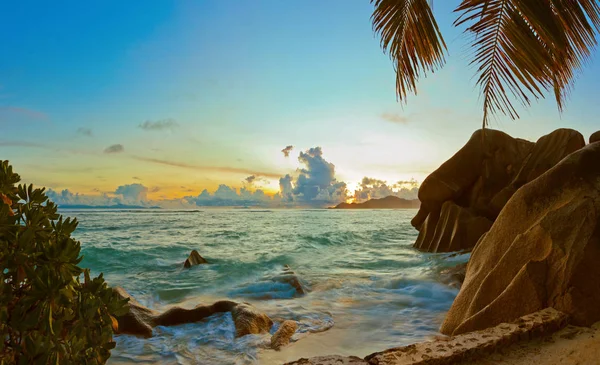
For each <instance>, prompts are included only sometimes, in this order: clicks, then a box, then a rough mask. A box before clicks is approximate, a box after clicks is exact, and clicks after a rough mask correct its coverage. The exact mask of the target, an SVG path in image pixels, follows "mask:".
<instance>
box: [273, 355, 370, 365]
mask: <svg viewBox="0 0 600 365" xmlns="http://www.w3.org/2000/svg"><path fill="white" fill-rule="evenodd" d="M284 365H369V363H368V362H366V361H365V360H363V359H361V358H360V357H356V356H336V355H332V356H318V357H311V358H310V359H306V358H302V359H300V360H296V361H293V362H288V363H286V364H284Z"/></svg>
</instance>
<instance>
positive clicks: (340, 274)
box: [61, 209, 468, 364]
mask: <svg viewBox="0 0 600 365" xmlns="http://www.w3.org/2000/svg"><path fill="white" fill-rule="evenodd" d="M61 213H62V214H63V215H65V216H70V217H77V219H78V220H79V222H80V224H79V227H78V229H77V230H76V231H75V233H74V236H75V238H76V239H78V240H80V241H81V244H82V254H83V255H84V259H83V261H82V263H81V266H83V267H88V268H90V269H91V270H92V273H93V274H94V275H97V274H99V273H101V272H102V273H104V276H105V278H106V280H107V281H108V283H109V285H111V286H122V287H123V288H125V289H126V290H127V291H128V292H130V293H131V294H132V295H133V297H135V298H136V299H137V300H138V301H139V302H140V303H142V304H144V305H146V306H148V307H150V308H153V309H157V310H161V311H162V310H165V309H168V308H169V307H171V306H175V305H177V306H182V307H185V308H193V307H194V306H195V305H197V304H212V303H213V302H215V301H217V300H220V299H231V300H236V301H245V302H249V303H252V304H253V305H254V306H255V307H256V308H258V309H259V310H260V311H263V312H264V313H266V314H267V315H269V316H270V317H271V318H275V319H293V320H296V321H297V322H298V324H299V327H298V331H297V333H296V334H295V335H294V337H293V338H292V341H293V342H292V343H291V344H290V345H288V346H287V347H285V348H283V349H282V351H280V352H277V351H274V350H271V349H269V348H268V344H269V343H270V336H269V335H266V334H265V335H248V336H244V337H242V338H238V339H236V338H235V337H234V333H235V328H234V325H233V321H232V318H231V315H230V314H229V313H225V314H219V315H215V316H212V317H209V318H208V319H206V320H205V321H203V322H198V323H191V324H185V325H181V326H174V327H156V328H154V333H153V337H152V338H150V339H143V338H137V337H134V336H129V335H119V336H115V340H116V342H117V346H116V348H115V349H114V350H113V351H112V357H111V359H110V360H109V363H111V364H127V363H144V364H281V363H283V362H285V361H291V360H295V359H298V358H300V357H310V356H316V355H325V354H339V355H356V356H365V355H367V354H369V353H372V352H375V351H381V350H384V349H386V348H389V347H394V346H400V345H406V344H410V343H414V342H417V341H421V340H424V339H427V338H429V337H431V336H434V335H436V334H438V329H439V326H440V324H441V322H442V321H443V318H444V315H445V313H446V311H447V310H448V309H449V308H450V305H451V304H452V301H453V300H454V298H455V296H456V294H457V293H458V291H457V289H454V288H451V287H449V286H446V285H444V284H442V283H441V282H440V281H439V272H440V271H441V270H442V269H444V268H446V267H450V266H454V265H457V264H459V263H462V262H466V261H467V260H468V255H449V254H427V253H422V252H419V251H417V250H415V249H414V248H412V245H413V243H414V241H415V239H416V237H417V233H418V232H417V231H416V230H415V229H414V228H413V227H412V226H411V225H410V219H411V218H412V217H413V216H414V214H415V213H416V211H415V210H325V209H323V210H263V209H203V210H197V211H171V210H129V211H123V210H120V211H109V210H69V211H62V212H61ZM193 249H196V250H198V252H199V253H200V254H201V255H202V256H203V257H204V258H205V259H207V260H208V262H209V263H210V264H209V265H200V266H195V267H192V268H191V269H184V268H183V262H184V261H185V259H186V258H187V256H188V255H189V253H190V251H191V250H193ZM284 265H289V267H290V268H291V269H292V270H293V271H294V272H295V273H296V274H297V276H298V278H299V279H300V281H301V283H302V284H303V285H304V286H305V288H306V289H307V293H306V294H305V295H304V296H300V297H298V296H296V295H295V294H296V292H295V290H294V288H293V287H292V286H290V285H289V284H286V283H282V282H277V281H273V280H271V279H272V278H274V277H276V276H277V275H278V274H279V273H280V272H281V271H282V270H283V268H284ZM274 330H275V328H273V331H274Z"/></svg>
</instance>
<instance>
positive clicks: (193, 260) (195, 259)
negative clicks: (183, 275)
mask: <svg viewBox="0 0 600 365" xmlns="http://www.w3.org/2000/svg"><path fill="white" fill-rule="evenodd" d="M201 264H208V261H206V260H205V259H204V257H202V256H200V254H199V253H198V251H196V250H192V252H190V256H188V258H187V260H185V262H184V263H183V267H185V268H186V269H187V268H190V267H192V266H196V265H201Z"/></svg>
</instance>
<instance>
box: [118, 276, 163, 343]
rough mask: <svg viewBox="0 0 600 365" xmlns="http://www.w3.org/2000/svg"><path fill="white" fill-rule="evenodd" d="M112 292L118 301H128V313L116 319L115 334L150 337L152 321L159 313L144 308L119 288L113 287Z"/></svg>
mask: <svg viewBox="0 0 600 365" xmlns="http://www.w3.org/2000/svg"><path fill="white" fill-rule="evenodd" d="M113 291H114V292H115V293H117V295H118V296H119V298H120V299H129V302H128V306H129V311H128V312H127V313H126V314H124V315H122V316H120V317H116V320H117V322H118V326H117V331H115V333H117V334H121V333H123V334H129V335H135V336H142V337H152V327H154V323H153V319H154V317H155V316H157V315H158V314H159V312H157V311H155V310H152V309H150V308H147V307H144V306H143V305H141V304H140V303H139V302H138V301H137V300H135V298H133V297H132V296H131V294H129V293H128V292H127V291H126V290H125V289H123V288H121V287H115V288H113Z"/></svg>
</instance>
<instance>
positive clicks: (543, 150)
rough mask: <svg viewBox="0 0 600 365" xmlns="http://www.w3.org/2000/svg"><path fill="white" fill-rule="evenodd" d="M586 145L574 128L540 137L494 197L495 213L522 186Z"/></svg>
mask: <svg viewBox="0 0 600 365" xmlns="http://www.w3.org/2000/svg"><path fill="white" fill-rule="evenodd" d="M584 146H585V139H584V138H583V135H582V134H581V133H579V132H577V131H576V130H573V129H557V130H555V131H554V132H552V133H550V134H547V135H545V136H542V137H540V139H538V140H537V142H536V143H535V146H533V149H532V150H531V152H530V153H529V155H528V156H527V158H526V159H525V162H524V163H523V165H522V166H521V169H520V170H519V173H518V174H517V176H515V178H514V179H513V180H512V181H511V182H510V184H508V185H507V186H506V187H505V188H504V189H503V190H501V191H500V192H498V194H496V196H494V197H493V198H492V201H491V210H492V211H493V214H494V215H497V214H499V213H500V211H501V210H502V208H503V207H504V205H505V204H506V202H508V200H509V199H510V197H511V196H512V195H513V194H514V193H515V192H516V191H517V190H518V189H519V188H520V187H521V186H523V185H525V184H526V183H528V182H530V181H533V180H535V179H536V178H537V177H538V176H540V175H541V174H543V173H544V172H546V171H548V170H549V169H551V168H552V167H553V166H554V165H556V164H557V163H559V162H560V161H561V160H562V159H563V158H565V157H566V156H568V155H570V154H571V153H573V152H575V151H577V150H579V149H581V148H583V147H584Z"/></svg>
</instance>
